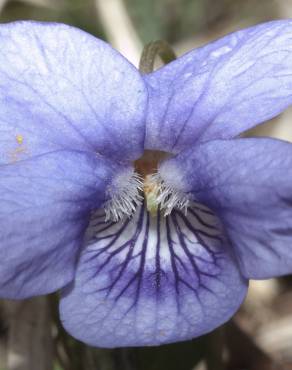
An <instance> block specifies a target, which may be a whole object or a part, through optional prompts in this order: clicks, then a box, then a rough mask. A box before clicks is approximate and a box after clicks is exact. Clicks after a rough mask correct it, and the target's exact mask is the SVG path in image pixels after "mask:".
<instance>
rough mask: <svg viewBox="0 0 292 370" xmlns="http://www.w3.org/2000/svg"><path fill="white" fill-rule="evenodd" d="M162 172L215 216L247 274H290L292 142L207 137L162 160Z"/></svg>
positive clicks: (169, 180)
mask: <svg viewBox="0 0 292 370" xmlns="http://www.w3.org/2000/svg"><path fill="white" fill-rule="evenodd" d="M170 171H171V172H170ZM160 172H161V174H162V177H163V178H164V179H165V181H168V182H172V183H173V184H174V185H173V186H176V187H180V188H181V190H182V191H185V192H190V193H191V194H192V195H193V196H194V197H195V199H198V200H200V201H201V202H203V203H204V204H206V205H208V206H209V207H210V208H211V209H212V210H213V211H214V212H215V213H216V214H217V216H218V217H219V219H220V220H221V221H222V223H223V225H224V228H225V231H226V233H227V236H228V237H229V239H230V242H231V244H232V246H233V248H234V250H235V254H236V256H237V258H238V261H239V264H240V267H241V271H242V272H243V274H244V275H245V276H246V277H248V278H259V279H261V278H270V277H274V276H277V275H283V274H289V273H291V272H292V249H291V244H292V186H291V184H292V144H290V143H286V142H283V141H280V140H273V139H236V140H230V141H224V140H222V141H210V142H208V143H205V144H201V145H199V146H197V147H196V148H194V149H193V150H187V151H186V152H184V153H182V154H181V155H178V156H177V157H176V158H175V159H172V160H169V161H168V162H165V163H164V164H163V165H162V167H161V170H160Z"/></svg>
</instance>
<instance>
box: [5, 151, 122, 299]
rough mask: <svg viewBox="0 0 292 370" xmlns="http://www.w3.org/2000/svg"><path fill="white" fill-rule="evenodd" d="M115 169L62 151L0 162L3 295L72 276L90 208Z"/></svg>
mask: <svg viewBox="0 0 292 370" xmlns="http://www.w3.org/2000/svg"><path fill="white" fill-rule="evenodd" d="M116 172H117V169H116V168H115V166H111V165H110V164H109V162H108V161H106V160H104V159H103V158H101V157H97V156H96V155H94V154H88V153H81V152H73V151H64V150H63V151H57V152H52V153H50V154H46V155H41V156H38V157H35V158H33V159H27V160H24V161H21V162H18V163H15V164H13V165H3V166H0V235H1V237H0V260H1V264H0V297H2V298H3V297H4V298H25V297H29V296H33V295H39V294H46V293H50V292H52V291H55V290H57V289H59V288H60V287H63V286H64V285H66V284H67V283H68V282H69V281H71V280H72V279H73V277H74V272H75V266H76V259H77V256H78V253H79V248H80V246H81V244H82V242H83V237H84V232H85V229H86V227H87V225H88V222H89V218H90V212H91V210H92V209H95V208H98V207H99V206H100V204H101V202H103V201H104V198H105V189H106V186H107V184H108V183H109V181H111V179H112V176H113V173H116Z"/></svg>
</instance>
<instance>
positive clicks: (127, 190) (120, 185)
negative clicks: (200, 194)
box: [104, 171, 191, 222]
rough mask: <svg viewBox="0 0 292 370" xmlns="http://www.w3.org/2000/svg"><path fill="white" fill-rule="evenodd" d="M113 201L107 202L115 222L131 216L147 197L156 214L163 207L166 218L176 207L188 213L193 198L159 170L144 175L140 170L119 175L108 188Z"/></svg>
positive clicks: (110, 198) (108, 193)
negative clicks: (175, 185)
mask: <svg viewBox="0 0 292 370" xmlns="http://www.w3.org/2000/svg"><path fill="white" fill-rule="evenodd" d="M107 197H108V198H109V200H108V201H107V202H106V203H105V204H104V209H105V214H106V221H108V220H112V221H114V222H117V221H119V220H120V219H122V218H124V217H125V216H126V217H131V216H132V215H133V213H134V212H135V210H136V208H137V206H138V205H139V204H141V203H142V202H143V199H144V200H145V204H146V207H147V210H148V212H149V213H150V214H151V215H152V216H154V217H155V216H156V215H157V211H158V210H160V211H161V212H162V214H163V215H164V216H165V217H166V216H168V215H169V214H170V213H171V211H172V210H173V209H179V210H182V211H184V213H185V214H186V213H187V208H188V206H189V203H190V200H191V197H190V195H188V194H185V193H184V192H182V191H180V190H178V189H175V188H174V187H173V186H171V184H168V183H166V182H165V181H164V180H163V178H162V177H161V175H160V174H159V172H156V173H153V174H149V175H146V176H141V175H139V174H138V173H137V172H134V171H132V172H131V173H129V172H126V173H125V174H123V175H119V176H117V177H116V179H115V181H114V184H112V185H111V186H110V187H109V188H108V190H107Z"/></svg>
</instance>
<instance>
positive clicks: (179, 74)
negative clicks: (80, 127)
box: [145, 20, 292, 153]
mask: <svg viewBox="0 0 292 370" xmlns="http://www.w3.org/2000/svg"><path fill="white" fill-rule="evenodd" d="M145 81H146V83H147V84H148V86H149V108H148V116H147V128H146V143H145V147H146V149H160V150H161V148H163V150H165V151H169V152H173V153H178V152H179V151H181V150H182V149H185V148H187V147H189V146H190V145H193V144H194V143H195V142H196V141H198V140H200V141H207V140H211V139H225V138H232V137H235V136H237V135H238V134H240V133H242V132H243V131H245V130H247V129H249V128H251V127H253V126H255V125H257V124H259V123H262V122H264V121H266V120H268V119H270V118H272V117H274V116H276V115H278V114H279V113H281V112H282V111H283V110H284V109H286V108H287V107H288V106H289V105H290V104H291V103H292V20H279V21H273V22H269V23H264V24H260V25H258V26H254V27H251V28H248V29H244V30H241V31H238V32H235V33H232V34H230V35H228V36H225V37H224V38H222V39H219V40H217V41H215V42H212V43H210V44H208V45H206V46H204V47H201V48H199V49H195V50H193V51H191V52H189V53H188V54H186V55H184V56H182V57H180V58H178V59H177V60H175V61H174V62H172V63H170V64H168V65H166V66H165V67H163V68H161V69H159V70H158V71H156V72H154V73H152V74H149V75H146V76H145Z"/></svg>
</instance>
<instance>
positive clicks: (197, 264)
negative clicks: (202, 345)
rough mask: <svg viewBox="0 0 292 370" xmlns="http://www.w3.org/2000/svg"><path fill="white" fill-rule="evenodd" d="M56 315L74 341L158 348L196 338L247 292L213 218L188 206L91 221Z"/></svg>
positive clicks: (219, 321)
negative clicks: (72, 279) (110, 220)
mask: <svg viewBox="0 0 292 370" xmlns="http://www.w3.org/2000/svg"><path fill="white" fill-rule="evenodd" d="M88 234H89V235H88V245H87V246H86V247H85V249H84V251H83V253H82V255H81V257H80V260H79V263H78V269H77V273H76V279H75V282H74V283H73V282H72V284H71V285H70V286H69V287H68V288H66V290H65V291H64V296H63V298H62V300H61V308H60V309H61V318H62V322H63V324H64V326H65V328H66V329H67V330H68V331H69V332H70V333H71V334H72V335H73V336H75V337H76V338H78V339H80V340H82V341H84V342H86V343H89V344H90V345H94V346H99V347H124V346H144V345H158V344H162V343H169V342H176V341H181V340H186V339H190V338H193V337H195V336H199V335H201V334H204V333H206V332H209V331H211V330H212V329H214V328H215V327H217V326H218V325H220V324H222V323H223V322H225V321H226V320H227V319H229V318H230V317H231V316H232V315H233V313H234V312H235V311H236V310H237V308H238V306H239V305H240V304H241V302H242V300H243V298H244V296H245V294H246V285H247V284H246V281H245V280H244V279H243V278H242V276H241V274H240V272H239V270H238V268H237V265H236V263H235V262H234V260H233V257H232V253H231V250H230V246H229V244H228V242H227V241H226V239H225V237H224V232H222V229H221V225H220V223H218V220H217V218H216V217H215V216H214V215H213V214H212V212H210V211H209V210H208V209H206V207H202V206H200V205H199V204H193V205H192V209H191V211H190V213H189V217H188V218H187V217H185V215H184V214H183V213H182V212H180V211H175V212H173V213H172V214H171V215H170V216H168V217H166V218H164V217H162V216H161V215H160V214H159V213H158V214H157V217H151V216H150V215H149V213H147V212H146V211H145V209H144V206H142V208H140V209H138V210H137V212H136V214H135V215H134V216H133V218H132V219H126V220H123V221H120V222H119V223H105V222H104V215H103V214H102V212H98V213H97V214H96V216H95V218H94V219H93V220H92V224H91V227H90V229H89V233H88Z"/></svg>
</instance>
